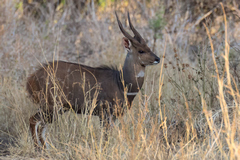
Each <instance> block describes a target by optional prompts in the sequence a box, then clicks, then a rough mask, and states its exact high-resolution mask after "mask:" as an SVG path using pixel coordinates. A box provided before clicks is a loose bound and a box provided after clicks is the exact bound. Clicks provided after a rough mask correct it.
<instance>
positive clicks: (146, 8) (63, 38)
mask: <svg viewBox="0 0 240 160" xmlns="http://www.w3.org/2000/svg"><path fill="white" fill-rule="evenodd" d="M220 2H222V4H223V8H224V11H225V15H226V19H227V25H226V24H225V23H224V14H223V9H222V7H221V5H220ZM115 11H117V13H118V15H119V17H120V20H121V21H122V23H123V25H124V27H125V28H126V29H127V30H128V31H129V33H131V32H130V30H129V27H128V22H127V12H128V11H129V13H130V16H131V19H132V23H133V25H134V26H135V27H136V29H137V30H138V31H139V33H140V34H141V35H142V36H143V38H144V39H145V40H146V42H147V44H148V46H149V47H150V48H151V49H152V50H153V51H154V52H155V53H156V54H157V55H158V56H160V57H161V63H162V66H161V65H157V66H151V67H149V68H148V69H147V75H146V77H145V83H144V87H143V88H142V90H141V93H140V94H138V96H137V97H136V100H135V101H134V105H133V108H132V109H131V111H128V112H127V113H126V116H125V118H124V120H119V121H120V122H121V125H120V124H119V123H116V126H115V128H114V129H113V131H112V132H113V133H112V135H111V136H110V142H111V143H109V144H108V145H107V146H105V148H102V147H101V145H102V141H101V138H99V136H100V135H99V134H98V133H100V129H99V126H98V127H96V129H95V130H94V129H92V127H88V126H87V125H86V123H85V122H86V121H84V120H79V119H74V120H73V118H75V117H74V116H71V117H72V118H69V117H68V116H69V115H68V114H67V115H65V119H64V118H63V119H60V120H59V121H60V122H61V123H58V124H57V123H56V124H53V125H52V126H53V127H52V128H51V129H50V130H49V132H50V137H51V140H52V143H53V144H54V146H56V148H57V149H56V148H54V149H53V150H52V151H49V152H48V153H45V154H46V155H44V154H42V155H39V153H36V152H34V151H33V150H32V147H33V145H32V142H31V137H30V134H29V132H28V130H29V128H28V125H29V124H28V118H29V117H30V116H31V115H32V114H33V113H35V112H36V109H37V108H38V106H37V105H35V104H33V103H32V102H31V100H30V99H29V98H28V96H27V95H26V91H25V83H26V78H27V77H28V76H29V75H30V74H31V73H33V72H34V71H35V70H36V69H37V68H38V66H41V64H42V63H46V62H47V61H52V60H55V59H60V60H65V61H69V62H77V63H81V64H86V65H90V66H93V67H96V66H99V65H102V64H109V65H116V66H117V67H120V66H121V65H122V64H123V61H124V58H125V56H126V53H125V52H124V49H123V47H122V45H121V38H122V34H121V32H120V30H119V28H118V26H117V22H116V18H115V14H114V12H115ZM239 22H240V1H239V0H211V1H210V0H129V1H127V0H3V1H2V3H1V4H0V41H1V43H0V76H1V77H0V78H1V79H0V99H1V101H0V110H1V112H0V120H1V122H3V123H1V124H0V131H1V133H0V135H1V136H0V140H1V141H2V142H3V143H2V144H0V150H1V151H2V153H3V154H6V153H7V154H10V155H12V156H15V157H16V156H23V157H24V158H25V157H27V158H29V157H38V156H39V157H41V156H42V157H43V158H46V157H48V158H49V157H50V158H53V159H59V158H60V159H77V158H79V159H84V158H85V159H86V158H89V159H91V158H92V157H95V158H92V159H110V158H109V156H112V158H114V159H115V158H116V157H117V158H119V159H133V158H136V159H147V158H148V159H183V158H185V159H186V158H187V159H220V158H221V159H225V158H226V159H227V158H228V157H231V158H233V159H234V158H239V157H237V156H238V155H239V153H240V152H239V148H240V147H239V133H240V132H239V131H240V130H239V128H240V127H239V126H238V125H239V124H240V123H239V118H236V117H239V114H240V113H239V105H238V103H239V102H240V100H239V97H240V96H239V92H238V88H239V85H240V83H239V81H240V74H239V71H240V68H239V61H240V56H239V55H240V54H239V53H240V23H239ZM204 25H206V28H205V27H204ZM226 28H227V30H226ZM206 29H208V30H209V32H210V33H209V35H210V36H209V35H207V32H206ZM131 34H132V33H131ZM226 34H227V36H226ZM210 38H211V40H212V43H210ZM226 42H227V43H226ZM211 45H212V46H213V49H212V48H211ZM228 47H229V48H228ZM226 48H227V49H226ZM226 52H227V53H228V54H227V57H228V58H227V60H226V57H225V58H224V57H223V55H224V54H226ZM212 53H213V55H214V57H215V59H216V64H217V68H216V67H215V65H214V62H213V59H212ZM228 63H229V72H230V73H231V76H232V77H231V84H232V86H227V85H226V84H227V73H228V70H227V67H226V64H227V66H228ZM161 67H162V68H161ZM161 69H163V72H162V73H160V70H161ZM216 69H218V73H217V72H216ZM218 76H220V77H221V78H222V81H223V82H224V87H223V89H221V88H220V86H219V84H220V83H219V79H218V78H217V77H218ZM162 78H163V79H162ZM161 80H162V81H161ZM159 81H160V82H159ZM231 89H232V90H231ZM220 93H223V94H224V97H220ZM219 97H220V98H219ZM223 101H224V105H223ZM222 106H225V107H226V108H227V111H225V110H224V109H223V108H222ZM70 115H71V114H70ZM63 117H64V116H63ZM129 117H130V118H129ZM226 117H227V118H228V119H229V123H227V122H226V121H225V120H224V119H225V118H226ZM85 120H86V119H85ZM235 120H236V121H235ZM69 124H72V125H69ZM97 124H98V123H97ZM76 125H77V126H80V127H79V128H77V129H76V128H73V127H76ZM71 126H72V127H71ZM229 127H230V129H229ZM231 127H233V128H231ZM66 128H67V129H66ZM93 128H94V127H93ZM237 132H239V133H238V134H235V133H237ZM94 133H95V134H96V135H94ZM94 136H95V137H94ZM229 136H232V137H231V138H232V139H233V142H232V141H231V142H229V141H228V139H231V138H229ZM99 139H100V140H99ZM232 139H231V140H232ZM13 142H14V143H13ZM235 142H236V143H235ZM12 143H13V144H12ZM10 144H12V145H10ZM6 145H7V146H8V147H6ZM9 145H10V147H9ZM236 148H237V149H236ZM76 150H77V151H76ZM78 154H80V156H79V155H78Z"/></svg>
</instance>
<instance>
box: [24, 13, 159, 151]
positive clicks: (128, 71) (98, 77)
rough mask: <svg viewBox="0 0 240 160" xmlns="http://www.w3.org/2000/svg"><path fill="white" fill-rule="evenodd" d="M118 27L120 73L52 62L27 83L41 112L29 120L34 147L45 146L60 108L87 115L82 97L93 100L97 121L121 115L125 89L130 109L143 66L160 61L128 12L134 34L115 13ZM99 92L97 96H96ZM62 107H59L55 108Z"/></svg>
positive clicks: (112, 69)
mask: <svg viewBox="0 0 240 160" xmlns="http://www.w3.org/2000/svg"><path fill="white" fill-rule="evenodd" d="M116 18H117V22H118V26H119V28H120V30H121V32H122V33H123V35H124V36H125V37H123V39H122V40H123V45H124V47H125V48H126V50H127V56H126V59H125V63H124V66H123V68H122V70H121V71H119V70H116V69H114V68H110V67H98V68H92V67H89V66H85V65H81V64H76V63H70V62H63V61H54V62H49V63H47V64H45V65H43V66H42V67H41V68H40V69H38V70H37V71H36V72H34V73H33V74H32V75H31V76H30V77H29V78H28V80H27V91H28V92H29V94H30V96H31V97H32V99H33V100H34V101H35V102H36V103H39V104H40V110H39V111H38V112H37V113H36V114H35V115H33V116H32V117H31V118H30V119H29V121H30V130H31V134H32V138H33V141H34V145H35V147H39V146H41V145H42V146H43V147H47V144H46V138H45V132H46V124H47V123H51V122H52V121H53V120H54V115H55V114H56V113H58V112H60V110H61V111H63V110H64V109H63V108H68V109H70V108H71V109H73V110H74V111H75V112H76V113H86V112H87V113H89V110H91V108H89V107H87V106H86V102H85V99H86V98H85V96H86V94H88V95H89V98H90V100H93V98H94V97H97V98H96V107H95V108H94V109H93V111H92V112H91V113H92V115H95V116H99V118H100V121H103V122H104V121H105V122H107V123H106V124H108V123H110V122H109V121H110V119H115V118H116V116H118V115H122V114H123V103H124V88H125V87H126V89H127V104H128V105H129V108H130V106H131V104H132V101H133V99H134V97H135V96H136V94H137V93H138V91H139V90H140V89H141V87H142V85H143V82H144V73H145V67H146V66H148V65H153V64H158V63H159V62H160V58H159V57H158V56H156V55H155V54H154V53H153V52H152V51H151V50H150V48H149V47H148V46H147V44H146V42H145V41H144V39H143V38H142V37H141V35H140V34H139V33H138V32H137V30H136V29H135V28H134V27H133V25H132V23H131V20H130V17H129V13H128V22H129V26H130V28H131V30H132V32H133V33H134V37H132V36H131V35H130V34H129V33H127V32H126V31H125V30H124V28H123V26H122V23H121V22H120V21H119V18H118V15H117V13H116ZM96 93H98V94H96ZM56 106H61V107H59V108H58V107H56Z"/></svg>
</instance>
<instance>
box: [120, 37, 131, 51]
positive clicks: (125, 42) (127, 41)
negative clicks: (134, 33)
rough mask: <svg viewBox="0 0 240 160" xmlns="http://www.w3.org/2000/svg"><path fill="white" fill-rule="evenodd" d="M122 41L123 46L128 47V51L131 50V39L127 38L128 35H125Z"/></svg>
mask: <svg viewBox="0 0 240 160" xmlns="http://www.w3.org/2000/svg"><path fill="white" fill-rule="evenodd" d="M122 43H123V46H124V47H125V48H126V49H127V51H130V47H131V42H130V41H129V39H127V38H126V37H123V38H122Z"/></svg>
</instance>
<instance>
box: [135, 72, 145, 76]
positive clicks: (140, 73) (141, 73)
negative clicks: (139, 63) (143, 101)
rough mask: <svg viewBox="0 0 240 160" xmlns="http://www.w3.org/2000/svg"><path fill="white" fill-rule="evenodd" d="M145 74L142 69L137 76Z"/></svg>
mask: <svg viewBox="0 0 240 160" xmlns="http://www.w3.org/2000/svg"><path fill="white" fill-rule="evenodd" d="M144 74H145V72H144V71H140V72H139V73H138V74H137V76H136V77H144Z"/></svg>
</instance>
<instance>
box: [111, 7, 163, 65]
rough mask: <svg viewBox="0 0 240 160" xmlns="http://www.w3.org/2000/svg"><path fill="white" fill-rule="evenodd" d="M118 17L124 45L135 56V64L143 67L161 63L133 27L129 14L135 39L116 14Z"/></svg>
mask: <svg viewBox="0 0 240 160" xmlns="http://www.w3.org/2000/svg"><path fill="white" fill-rule="evenodd" d="M115 14H116V17H117V22H118V26H119V28H120V30H121V32H122V33H123V35H124V36H125V37H123V39H122V40H123V45H124V47H125V48H126V49H127V51H128V53H129V54H131V55H132V56H133V58H134V59H135V62H137V63H138V64H140V65H141V66H144V67H145V66H147V65H153V64H158V63H159V62H160V58H159V57H158V56H156V55H155V54H154V53H153V52H152V51H151V49H150V48H149V47H148V46H147V44H146V42H145V40H144V39H143V38H142V36H141V35H140V34H139V33H138V32H137V30H136V29H135V28H134V27H133V25H132V22H131V20H130V16H129V13H128V22H129V26H130V29H131V30H132V32H133V34H134V37H132V36H131V35H130V34H129V33H128V32H127V31H125V29H124V28H123V26H122V23H121V22H120V21H119V18H118V15H117V13H116V12H115Z"/></svg>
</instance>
